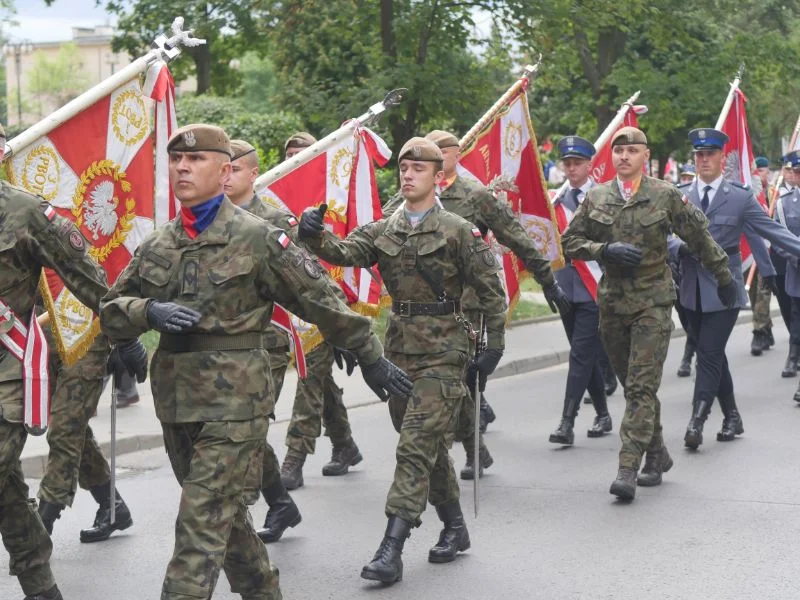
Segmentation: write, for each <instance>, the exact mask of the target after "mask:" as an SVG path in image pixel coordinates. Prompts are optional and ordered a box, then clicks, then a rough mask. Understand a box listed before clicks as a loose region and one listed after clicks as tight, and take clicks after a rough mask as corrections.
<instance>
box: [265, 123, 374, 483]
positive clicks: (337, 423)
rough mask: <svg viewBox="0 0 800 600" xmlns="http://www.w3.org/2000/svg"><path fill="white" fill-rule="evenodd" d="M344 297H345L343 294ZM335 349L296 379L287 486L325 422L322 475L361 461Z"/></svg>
mask: <svg viewBox="0 0 800 600" xmlns="http://www.w3.org/2000/svg"><path fill="white" fill-rule="evenodd" d="M316 141H317V140H316V138H315V137H314V136H312V135H311V134H310V133H306V132H304V131H300V132H298V133H295V134H294V135H293V136H292V137H290V138H289V139H288V140H286V144H285V145H284V154H285V159H287V160H288V159H290V158H292V157H293V156H294V155H296V154H298V153H300V152H301V151H302V150H303V149H305V148H308V147H309V146H311V145H312V144H314V143H315V142H316ZM342 299H343V300H344V297H342ZM337 352H338V351H337V350H336V349H335V348H334V347H333V346H332V345H331V344H329V343H327V342H324V341H323V342H322V343H321V344H319V345H318V346H317V347H316V348H314V349H313V350H311V352H309V353H308V354H307V355H306V373H307V376H306V378H305V379H304V380H299V381H298V382H297V388H296V390H295V396H294V405H293V407H292V420H291V421H290V423H289V429H288V430H287V432H286V446H287V447H288V449H289V450H288V451H287V453H286V457H285V458H284V460H283V465H282V466H281V479H282V480H283V483H284V485H285V486H286V488H287V489H290V490H293V489H296V488H298V487H301V486H302V485H303V465H304V464H305V461H306V456H307V455H308V454H314V450H315V448H316V440H317V438H318V437H319V436H320V433H321V432H322V424H323V423H324V424H325V435H326V436H328V437H329V438H330V439H331V444H332V446H333V450H332V452H331V460H330V461H329V462H328V463H326V464H325V465H323V467H322V474H323V475H325V476H336V475H345V474H346V473H347V472H348V471H349V469H350V467H352V466H355V465H357V464H358V463H360V462H361V461H362V460H363V457H362V455H361V451H360V450H359V449H358V446H357V445H356V443H355V441H354V440H353V435H352V431H351V429H350V421H349V419H348V417H347V408H346V407H345V405H344V401H343V399H342V391H343V390H342V388H340V387H339V386H338V385H336V381H335V380H334V379H333V363H334V360H335V359H336V356H335V355H336V353H337Z"/></svg>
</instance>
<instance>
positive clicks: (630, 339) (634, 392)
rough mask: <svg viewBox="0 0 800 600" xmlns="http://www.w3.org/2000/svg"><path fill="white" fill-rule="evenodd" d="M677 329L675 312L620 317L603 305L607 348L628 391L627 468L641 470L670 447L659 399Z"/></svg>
mask: <svg viewBox="0 0 800 600" xmlns="http://www.w3.org/2000/svg"><path fill="white" fill-rule="evenodd" d="M673 328H674V325H673V324H672V306H653V307H650V308H647V309H645V310H642V311H640V312H637V313H634V314H631V315H620V314H615V313H613V312H612V311H610V310H608V309H607V308H604V307H603V304H602V303H601V304H600V333H601V335H602V337H603V344H604V345H605V348H606V351H607V352H608V358H609V359H610V360H611V366H612V367H613V368H614V372H615V373H616V374H617V377H619V380H620V382H621V383H622V387H623V388H624V390H625V415H624V417H623V418H622V424H621V425H620V428H619V436H620V438H621V439H622V449H621V450H620V452H619V465H620V466H621V467H630V468H633V469H637V470H638V468H639V464H640V463H641V459H642V456H643V455H644V453H645V452H646V451H656V450H660V449H661V448H662V446H663V445H664V438H663V437H662V435H661V402H659V400H658V396H657V393H658V388H659V386H660V385H661V375H662V372H663V370H664V360H665V359H666V358H667V349H668V348H669V340H670V335H671V333H672V329H673Z"/></svg>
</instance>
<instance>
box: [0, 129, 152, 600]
mask: <svg viewBox="0 0 800 600" xmlns="http://www.w3.org/2000/svg"><path fill="white" fill-rule="evenodd" d="M0 142H1V143H0V147H2V146H3V145H4V144H5V132H4V131H3V130H2V128H1V127H0ZM1 154H2V152H1V151H0V155H1ZM0 211H1V212H2V214H3V217H4V218H3V219H2V220H0V280H1V281H0V283H1V284H2V289H3V290H6V291H5V292H3V293H2V294H1V295H0V303H2V324H1V325H0V330H2V332H3V333H8V332H9V331H10V330H11V329H12V328H15V329H17V331H19V329H18V327H17V325H15V324H20V325H22V326H23V327H24V328H27V329H26V333H25V334H24V336H25V337H26V338H27V337H28V336H37V337H38V331H39V330H38V327H37V326H36V325H35V323H34V320H35V318H36V316H35V314H34V301H35V299H36V296H37V293H38V286H39V279H40V277H41V274H42V268H43V267H48V268H50V269H53V270H54V271H55V272H56V273H57V274H58V276H59V277H61V279H62V280H63V281H64V284H65V285H66V286H67V288H68V289H69V290H70V291H71V292H72V293H73V294H74V295H75V297H76V298H78V300H80V302H82V303H83V304H84V305H86V306H87V307H89V308H90V309H92V310H93V311H95V312H97V311H98V310H99V308H100V298H102V296H103V294H105V293H106V291H107V289H108V288H107V287H106V277H105V273H104V272H103V270H102V269H101V268H100V266H99V265H98V264H97V263H96V262H95V261H94V260H92V259H91V258H90V257H89V255H88V253H87V242H86V240H85V239H84V237H83V236H82V235H81V233H80V231H78V229H77V228H76V227H75V225H73V224H72V223H71V222H70V221H68V220H66V219H64V218H62V217H61V216H59V215H58V214H57V213H56V211H55V209H53V207H52V206H50V204H48V203H47V202H45V201H44V200H43V199H42V198H40V197H38V196H34V195H32V194H29V193H28V192H26V191H24V190H21V189H18V188H15V187H13V186H11V185H8V184H7V183H6V182H5V181H3V182H0ZM131 338H135V336H120V338H118V339H131ZM9 339H10V338H9ZM26 341H27V340H26ZM9 343H10V344H13V343H14V342H13V341H12V342H9ZM26 345H27V344H26ZM34 345H35V344H34V343H32V344H30V347H31V348H32V347H33V346H34ZM114 352H115V353H116V355H117V356H118V357H119V359H120V360H121V361H122V363H123V364H124V365H125V368H127V369H130V370H131V371H133V372H135V373H136V374H137V377H138V378H139V379H140V380H144V378H145V376H146V373H147V353H146V352H145V349H144V347H143V346H142V345H141V344H140V343H139V342H138V340H135V339H133V340H132V341H128V342H124V343H119V344H117V346H116V348H115V350H114ZM32 359H33V356H32V355H31V354H30V350H26V351H24V354H23V355H22V356H20V355H18V354H17V353H16V352H15V351H14V350H12V348H11V347H10V346H6V344H5V342H4V343H3V350H2V352H1V353H0V381H1V382H2V383H0V409H2V410H1V411H0V415H2V417H0V516H1V517H2V518H0V535H2V539H3V544H4V546H5V548H6V550H7V551H8V553H9V555H10V557H11V561H10V571H11V574H12V575H14V576H16V577H17V579H18V580H19V583H20V586H21V587H22V591H23V593H25V594H26V596H25V599H26V600H62V596H61V592H60V591H59V590H58V586H57V585H56V582H55V579H54V578H53V573H52V572H51V570H50V554H51V552H52V549H53V545H52V542H51V541H50V536H49V535H48V534H47V531H46V530H45V528H44V525H43V524H42V521H41V519H40V518H39V515H38V513H37V511H36V505H35V502H34V501H33V500H29V499H28V486H27V485H26V483H25V478H24V476H23V474H22V467H21V465H20V454H21V453H22V449H23V447H24V445H25V440H26V438H27V435H28V432H27V429H26V427H25V425H24V424H23V422H24V416H23V404H24V400H25V394H26V393H31V390H28V391H27V392H26V389H25V388H26V385H25V380H26V379H31V378H33V377H34V376H40V375H43V374H41V373H34V372H32V369H35V368H36V365H35V364H32V362H31V361H32ZM31 387H33V386H31Z"/></svg>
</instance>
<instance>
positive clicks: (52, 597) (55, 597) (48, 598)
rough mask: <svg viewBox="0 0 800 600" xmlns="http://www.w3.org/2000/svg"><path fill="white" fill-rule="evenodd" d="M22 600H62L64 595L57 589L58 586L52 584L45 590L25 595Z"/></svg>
mask: <svg viewBox="0 0 800 600" xmlns="http://www.w3.org/2000/svg"><path fill="white" fill-rule="evenodd" d="M23 600H64V596H62V595H61V592H60V591H59V590H58V586H57V585H54V586H53V587H51V588H50V589H49V590H47V591H46V592H39V593H38V594H34V595H33V596H25V598H24V599H23Z"/></svg>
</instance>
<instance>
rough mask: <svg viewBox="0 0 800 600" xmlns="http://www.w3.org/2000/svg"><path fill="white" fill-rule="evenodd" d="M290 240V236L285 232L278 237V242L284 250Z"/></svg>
mask: <svg viewBox="0 0 800 600" xmlns="http://www.w3.org/2000/svg"><path fill="white" fill-rule="evenodd" d="M291 241H292V240H291V238H290V237H289V236H288V235H286V234H285V233H282V234H281V235H280V237H279V238H278V243H279V244H280V245H281V247H282V248H283V249H284V250H286V247H287V246H288V245H289V244H290V243H291Z"/></svg>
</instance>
